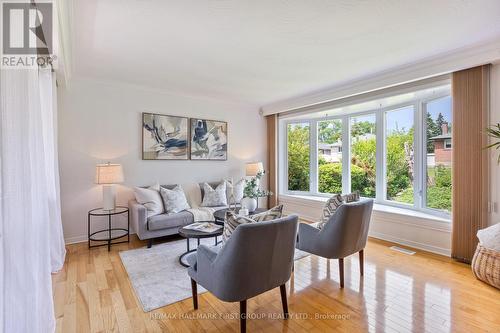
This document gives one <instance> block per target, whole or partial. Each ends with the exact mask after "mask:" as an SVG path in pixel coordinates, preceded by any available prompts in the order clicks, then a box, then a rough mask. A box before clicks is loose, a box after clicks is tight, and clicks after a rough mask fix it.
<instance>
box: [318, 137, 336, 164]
mask: <svg viewBox="0 0 500 333" xmlns="http://www.w3.org/2000/svg"><path fill="white" fill-rule="evenodd" d="M318 151H319V155H320V156H321V157H322V158H324V159H325V161H327V162H328V163H339V162H340V161H341V160H342V142H335V143H318Z"/></svg>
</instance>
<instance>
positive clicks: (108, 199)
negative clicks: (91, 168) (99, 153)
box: [95, 162, 123, 210]
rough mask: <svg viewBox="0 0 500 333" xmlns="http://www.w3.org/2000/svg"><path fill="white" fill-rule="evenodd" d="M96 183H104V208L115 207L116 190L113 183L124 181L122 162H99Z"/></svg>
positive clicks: (110, 208) (111, 208)
mask: <svg viewBox="0 0 500 333" xmlns="http://www.w3.org/2000/svg"><path fill="white" fill-rule="evenodd" d="M95 171H96V172H95V183H96V184H102V185H103V186H102V209H104V210H113V209H115V201H116V192H115V187H114V186H113V184H118V183H122V182H123V170H122V166H121V164H111V163H109V162H108V163H107V164H98V165H96V169H95Z"/></svg>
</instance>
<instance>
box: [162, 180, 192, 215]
mask: <svg viewBox="0 0 500 333" xmlns="http://www.w3.org/2000/svg"><path fill="white" fill-rule="evenodd" d="M160 194H161V197H162V199H163V205H164V206H165V212H167V214H172V213H179V212H181V211H183V210H186V209H189V208H191V207H189V204H188V202H187V199H186V195H185V194H184V190H183V189H182V187H181V186H180V185H177V186H176V187H175V188H174V189H173V190H169V189H166V188H163V187H162V188H161V190H160Z"/></svg>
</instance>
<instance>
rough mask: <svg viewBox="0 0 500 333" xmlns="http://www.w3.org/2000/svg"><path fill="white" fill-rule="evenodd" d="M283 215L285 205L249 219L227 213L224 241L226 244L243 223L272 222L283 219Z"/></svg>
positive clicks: (223, 234)
mask: <svg viewBox="0 0 500 333" xmlns="http://www.w3.org/2000/svg"><path fill="white" fill-rule="evenodd" d="M282 215H283V205H279V206H276V207H273V208H271V209H269V210H268V211H265V212H262V213H259V214H255V215H252V216H249V217H246V216H241V215H237V214H235V213H233V212H231V211H228V212H227V213H226V221H225V223H224V231H223V233H222V240H223V241H224V242H225V241H227V240H228V239H229V237H230V236H231V234H232V233H233V232H234V230H235V229H236V227H237V226H239V225H240V224H243V223H252V222H264V221H272V220H276V219H279V218H281V216H282Z"/></svg>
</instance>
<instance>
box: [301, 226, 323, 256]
mask: <svg viewBox="0 0 500 333" xmlns="http://www.w3.org/2000/svg"><path fill="white" fill-rule="evenodd" d="M320 231H321V230H320V229H318V228H316V227H313V226H312V225H309V224H307V223H299V233H298V236H299V243H298V245H297V248H298V249H299V250H303V251H307V252H309V251H310V250H311V249H312V248H313V247H314V246H315V245H316V241H317V239H318V235H319V233H320Z"/></svg>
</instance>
